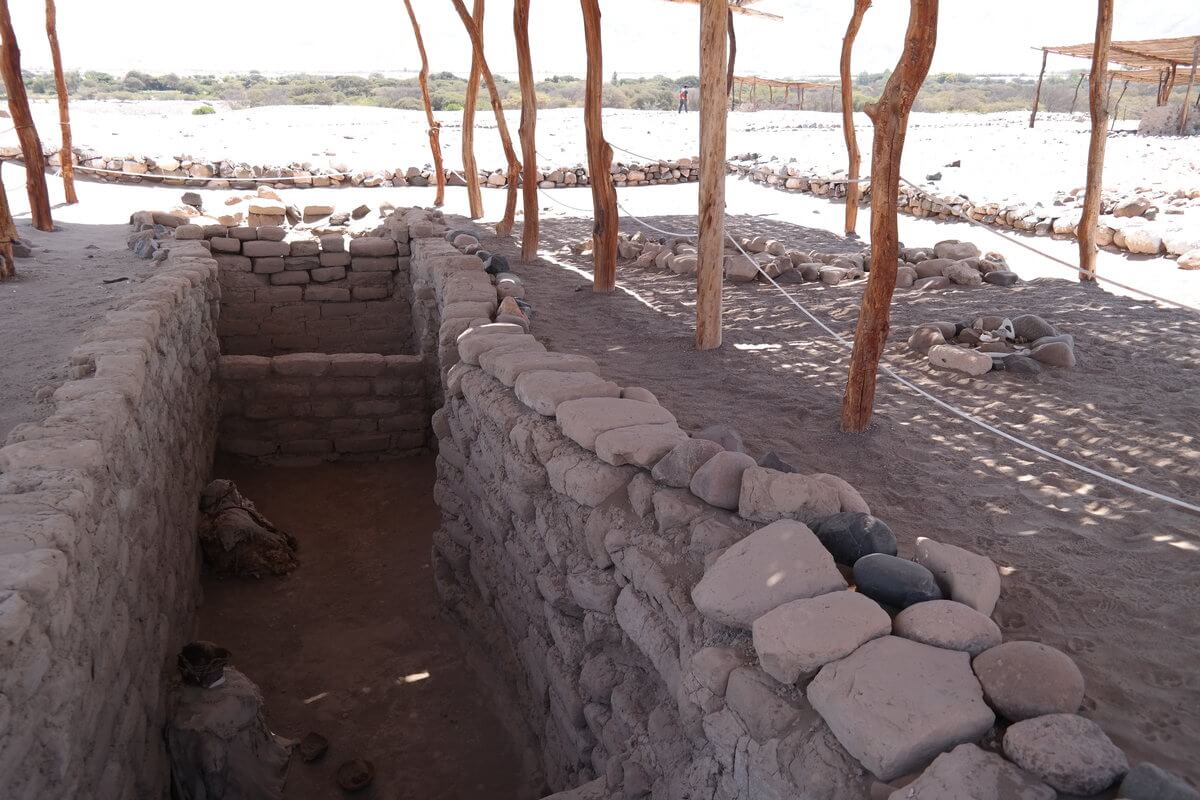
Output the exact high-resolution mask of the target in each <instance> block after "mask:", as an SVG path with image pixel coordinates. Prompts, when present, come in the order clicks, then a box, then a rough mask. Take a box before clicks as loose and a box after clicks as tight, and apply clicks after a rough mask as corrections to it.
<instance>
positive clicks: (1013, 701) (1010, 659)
mask: <svg viewBox="0 0 1200 800" xmlns="http://www.w3.org/2000/svg"><path fill="white" fill-rule="evenodd" d="M972 668H973V669H974V670H975V675H976V676H978V678H979V682H980V684H981V685H982V686H983V693H984V695H985V696H986V697H987V700H988V702H989V703H991V705H992V708H994V709H996V710H997V711H999V712H1000V714H1001V715H1003V716H1004V717H1005V718H1006V719H1010V720H1012V721H1013V722H1019V721H1021V720H1024V719H1031V718H1033V717H1040V716H1043V715H1045V714H1074V713H1075V712H1076V711H1078V710H1079V707H1080V706H1081V705H1083V689H1084V684H1083V673H1082V672H1080V671H1079V667H1077V666H1075V662H1074V661H1072V660H1071V657H1070V656H1068V655H1067V654H1066V653H1064V652H1062V651H1061V650H1055V649H1054V648H1053V647H1050V646H1049V645H1044V644H1041V643H1040V642H1005V643H1004V644H1001V645H997V646H996V647H993V648H991V649H990V650H987V651H985V652H984V653H982V654H980V655H979V656H978V657H977V658H976V659H975V661H974V662H973V664H972Z"/></svg>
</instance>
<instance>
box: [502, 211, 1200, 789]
mask: <svg viewBox="0 0 1200 800" xmlns="http://www.w3.org/2000/svg"><path fill="white" fill-rule="evenodd" d="M652 222H653V223H654V224H656V225H659V226H661V227H665V228H668V229H673V228H675V227H682V226H683V225H686V223H687V220H679V219H672V218H669V217H656V218H654V219H653V220H652ZM588 224H589V223H587V222H584V221H566V220H563V221H549V222H546V223H544V228H543V230H544V232H545V235H546V236H547V239H548V241H560V242H570V241H574V240H576V239H577V238H579V237H581V236H583V235H585V234H586V232H587V227H588ZM623 227H624V228H626V229H627V230H629V232H633V231H635V230H636V227H635V226H634V225H632V224H628V223H627V224H626V225H625V226H623ZM736 227H739V228H741V230H742V231H746V232H748V231H749V230H751V229H753V230H755V231H765V232H767V233H769V234H771V235H774V236H776V237H777V238H781V239H783V240H785V241H788V242H789V243H791V244H794V245H797V246H804V245H807V246H814V247H823V248H830V249H832V248H834V247H837V246H838V244H837V237H834V236H832V235H831V234H828V233H826V232H823V231H806V230H805V229H802V228H798V227H796V226H792V225H788V224H781V223H775V224H767V223H765V222H764V221H763V220H762V219H755V218H738V219H737V220H736ZM843 246H846V245H843ZM485 247H488V249H495V248H496V247H499V248H501V250H502V251H505V252H507V253H508V254H509V255H510V256H513V257H514V258H515V254H516V248H515V247H514V246H513V245H512V244H510V243H508V242H505V243H503V244H499V243H496V242H490V243H487V244H485ZM588 268H589V264H588V263H587V261H586V259H579V258H575V257H570V256H561V255H560V256H557V257H556V258H555V259H553V260H544V261H542V262H540V263H539V264H537V265H533V266H526V267H518V268H517V269H516V271H517V272H518V274H520V275H521V276H522V277H524V278H525V281H526V284H527V286H528V288H529V297H530V299H531V300H532V302H533V304H534V309H535V313H536V316H535V318H534V325H535V330H536V332H537V334H538V335H539V337H542V338H543V340H544V341H545V343H546V345H547V346H548V347H550V348H552V349H558V350H567V351H573V352H580V353H586V354H588V355H590V356H592V357H593V358H595V359H596V360H597V361H598V362H599V363H600V364H601V366H602V367H603V371H604V373H605V374H606V375H607V376H608V377H612V378H614V379H615V380H617V381H619V382H622V383H623V385H640V386H645V387H646V388H648V389H650V390H651V391H653V392H654V393H655V394H657V395H658V397H659V399H660V400H661V401H662V403H663V405H665V406H666V407H667V408H669V409H671V410H672V411H673V412H674V413H675V414H676V415H677V417H678V418H679V421H680V423H681V424H682V425H683V426H684V427H685V428H687V429H690V430H698V429H700V428H701V427H703V426H706V425H709V424H714V423H725V424H729V425H732V426H734V427H735V428H737V429H738V430H739V431H740V432H741V433H742V435H743V436H744V437H745V439H746V442H747V444H748V446H749V448H750V449H751V451H752V453H753V454H755V455H762V454H763V453H765V452H766V451H768V450H776V451H777V452H779V453H780V454H781V455H782V457H783V458H785V459H786V460H789V461H790V462H792V463H793V464H794V465H796V466H797V467H798V468H800V469H801V470H802V471H812V472H832V473H834V474H837V475H841V476H842V477H844V478H846V479H847V480H849V481H850V482H851V483H853V484H854V485H855V486H856V487H858V488H859V489H860V490H861V491H862V493H863V495H864V496H865V498H866V499H867V501H868V502H869V503H870V505H871V507H872V509H873V511H874V513H876V514H877V515H878V516H880V517H881V518H883V519H884V520H886V521H887V522H888V524H889V525H891V526H892V528H893V529H894V530H895V531H896V533H897V535H898V537H899V538H900V540H901V555H906V556H907V555H911V553H912V550H913V545H914V540H915V538H916V537H917V536H929V537H932V538H934V539H936V540H940V541H947V542H950V543H953V544H958V545H961V546H964V547H968V548H970V549H973V550H976V551H978V552H982V553H986V554H987V555H989V556H991V557H992V558H993V559H995V560H996V562H997V563H998V564H999V565H1000V566H1001V568H1002V572H1003V573H1004V579H1003V582H1004V590H1003V594H1002V596H1001V600H1000V604H999V606H998V608H997V611H996V615H995V616H996V619H997V621H998V623H999V624H1000V625H1001V627H1002V628H1003V630H1004V633H1005V637H1006V639H1008V640H1016V639H1033V640H1037V641H1042V642H1046V643H1048V644H1051V645H1054V646H1056V647H1059V648H1062V649H1063V650H1065V651H1066V652H1068V653H1070V654H1071V655H1072V656H1073V657H1074V658H1075V659H1076V660H1077V661H1078V663H1079V664H1080V666H1081V668H1082V669H1083V671H1084V674H1085V676H1086V678H1087V686H1088V689H1087V698H1086V700H1085V705H1084V709H1085V713H1086V714H1087V715H1088V716H1090V717H1092V718H1094V719H1096V720H1098V721H1099V722H1100V723H1101V724H1102V725H1103V726H1104V729H1105V730H1106V731H1107V732H1108V733H1109V734H1110V735H1111V736H1112V737H1113V738H1114V740H1115V741H1117V743H1118V744H1119V745H1120V746H1121V747H1122V748H1124V749H1125V750H1126V752H1127V753H1128V754H1129V756H1130V758H1131V760H1133V761H1134V762H1137V761H1141V760H1151V761H1154V762H1155V763H1158V764H1160V765H1162V766H1164V767H1167V768H1170V769H1174V770H1179V771H1181V772H1183V773H1185V774H1188V775H1190V777H1191V778H1192V780H1200V765H1198V764H1197V762H1196V760H1195V753H1196V750H1195V746H1196V742H1197V741H1200V682H1198V681H1197V673H1196V666H1195V665H1196V663H1197V662H1198V660H1200V614H1197V610H1198V604H1200V586H1198V584H1197V582H1196V580H1195V570H1196V568H1197V566H1198V565H1200V536H1198V535H1197V524H1196V522H1197V520H1196V517H1195V516H1193V515H1191V514H1189V513H1187V512H1184V511H1177V510H1175V509H1173V508H1172V507H1170V506H1167V505H1165V504H1163V503H1161V502H1158V501H1155V500H1151V499H1149V498H1146V497H1143V496H1140V495H1136V494H1132V493H1130V492H1129V491H1126V490H1122V489H1119V488H1116V487H1113V486H1111V485H1108V484H1100V483H1097V482H1096V481H1094V480H1091V479H1089V478H1088V476H1086V475H1084V474H1082V473H1079V472H1076V471H1074V470H1072V469H1069V468H1067V467H1064V466H1062V465H1060V464H1057V463H1054V462H1051V461H1049V460H1047V459H1045V458H1043V457H1040V456H1037V455H1034V454H1032V453H1030V452H1029V451H1025V450H1021V449H1018V448H1016V447H1015V446H1013V445H1010V444H1008V443H1006V442H1004V441H1003V440H1000V439H998V438H997V437H994V436H993V435H991V434H988V433H985V432H983V431H981V430H979V429H977V428H975V427H973V426H971V425H969V424H967V423H965V422H962V421H960V420H958V419H957V418H954V417H952V416H950V415H949V414H948V413H947V412H945V411H943V410H940V409H939V408H938V407H936V406H934V405H932V404H931V403H929V402H928V401H926V400H924V399H921V398H919V397H915V396H913V395H910V394H908V393H907V392H906V391H905V390H902V389H901V388H900V387H898V386H896V385H894V384H891V383H888V382H882V383H881V384H880V387H879V394H878V398H877V415H876V421H875V424H874V427H873V428H872V429H871V430H870V431H869V432H868V433H866V434H864V435H861V436H851V435H845V434H842V433H840V432H839V430H838V420H839V416H840V404H841V396H842V391H843V389H844V382H845V370H846V365H847V362H848V353H846V352H845V351H843V350H841V349H839V347H838V346H836V345H835V344H834V343H833V341H832V340H831V339H829V338H828V337H826V336H824V335H823V334H822V333H821V331H819V330H818V329H817V328H816V326H815V325H814V324H812V323H811V322H809V321H808V320H807V319H806V318H804V317H803V316H802V315H801V314H800V313H799V312H798V311H796V310H795V309H794V308H793V307H792V306H791V305H790V304H789V303H788V302H787V301H786V300H785V299H784V298H782V297H781V296H780V295H779V294H778V293H776V291H775V290H774V289H773V288H771V287H770V286H767V285H762V284H745V285H741V286H736V287H727V288H726V293H725V297H726V304H725V308H726V314H725V329H724V330H725V341H724V345H723V347H722V348H720V349H719V350H716V351H712V352H709V353H698V352H696V351H695V350H694V349H693V336H694V313H695V309H694V299H693V298H694V291H693V286H692V282H691V281H689V280H687V279H683V278H679V277H677V276H674V275H671V274H670V273H652V272H643V271H640V270H636V269H623V270H621V271H620V280H621V285H622V287H623V288H624V290H625V291H618V292H616V293H614V294H612V295H610V296H603V295H595V294H593V293H592V292H591V291H590V285H589V280H590V279H589V277H588V276H587V274H586V270H587V269H588ZM580 270H583V271H584V273H583V274H580ZM789 288H791V287H789ZM794 288H795V290H796V295H797V296H798V297H799V299H800V300H801V302H802V303H804V304H805V305H806V306H807V307H809V308H810V309H812V310H813V311H814V312H815V313H817V314H818V315H819V316H820V317H821V318H822V319H823V320H825V321H827V323H828V324H830V325H831V327H833V328H834V329H835V330H837V331H839V332H841V333H843V334H846V335H852V332H853V326H854V323H855V320H856V317H857V311H858V303H859V300H860V298H861V291H862V282H857V283H856V284H855V285H851V286H839V287H832V288H830V287H823V286H820V285H819V284H815V285H814V284H809V285H804V286H799V287H794ZM1020 312H1033V313H1038V314H1041V315H1043V316H1045V317H1046V318H1048V319H1050V320H1052V321H1053V322H1054V323H1055V324H1057V325H1058V326H1060V328H1061V329H1062V330H1063V331H1065V332H1069V333H1071V334H1073V335H1074V336H1075V340H1076V347H1077V351H1078V353H1079V357H1080V364H1079V365H1078V366H1077V368H1075V369H1073V370H1047V371H1046V372H1045V373H1043V374H1042V375H1041V376H1039V377H1036V378H1031V379H1022V378H1017V377H1015V376H1012V375H1008V374H1005V373H991V374H989V375H988V376H986V377H984V378H982V379H971V378H966V377H961V376H957V375H956V374H954V373H950V372H944V371H938V370H934V369H932V368H931V367H930V366H929V365H928V362H927V360H926V359H924V358H921V357H917V356H915V355H913V354H911V353H908V352H906V347H905V346H904V344H903V342H904V340H905V339H906V338H907V335H908V333H909V332H911V330H912V329H913V327H915V326H916V325H917V324H920V323H921V322H924V321H931V320H957V319H961V318H963V317H968V318H970V317H974V316H976V315H980V314H986V313H1003V314H1005V315H1011V314H1016V313H1020ZM893 331H894V336H893V341H892V343H891V344H890V346H889V348H888V357H889V359H891V361H892V363H893V364H895V365H896V366H897V367H898V368H899V369H900V371H901V372H902V373H903V374H904V375H906V376H907V377H909V378H910V379H914V380H915V381H916V382H917V383H918V384H919V385H921V386H922V387H924V388H926V389H927V390H929V391H932V392H934V393H935V394H936V395H938V396H939V397H941V398H943V399H945V400H948V401H951V402H953V403H954V404H956V405H958V406H960V407H961V408H963V409H965V410H967V411H970V412H971V413H973V414H976V415H977V416H979V417H981V418H983V419H985V420H987V421H988V422H991V423H992V424H995V425H998V426H1001V427H1003V428H1004V429H1005V430H1008V431H1010V432H1012V433H1014V434H1016V435H1017V436H1020V437H1024V438H1025V439H1027V440H1029V441H1031V442H1033V443H1035V444H1038V445H1040V446H1042V447H1045V448H1048V449H1051V450H1053V451H1056V452H1059V453H1061V454H1063V455H1065V456H1067V457H1069V458H1072V459H1075V460H1077V461H1080V462H1083V463H1085V464H1088V465H1090V466H1092V467H1094V468H1098V469H1101V470H1104V471H1106V472H1108V473H1110V474H1113V475H1116V476H1119V477H1121V478H1124V479H1126V480H1128V481H1132V482H1135V483H1138V484H1142V485H1145V486H1147V487H1151V488H1154V489H1157V490H1159V491H1162V492H1166V493H1168V494H1172V495H1175V496H1178V497H1182V498H1187V499H1190V500H1191V501H1193V502H1195V501H1196V499H1197V498H1200V425H1198V423H1197V420H1198V419H1200V398H1198V397H1197V395H1196V393H1195V387H1196V385H1197V374H1196V370H1197V369H1198V367H1197V359H1198V357H1200V320H1197V319H1196V317H1195V316H1194V315H1193V314H1191V313H1190V312H1184V311H1178V310H1174V311H1171V310H1159V309H1154V308H1150V307H1147V306H1145V305H1142V304H1140V303H1137V302H1134V301H1130V300H1127V299H1123V298H1119V297H1114V296H1112V295H1109V294H1106V293H1104V292H1103V291H1101V290H1099V289H1096V288H1090V289H1081V288H1080V287H1079V286H1077V285H1075V284H1072V283H1068V282H1065V281H1058V280H1049V279H1039V280H1035V281H1033V282H1030V283H1026V284H1023V285H1021V286H1020V287H1019V288H1016V289H1012V290H1003V289H996V288H992V287H986V288H979V289H973V290H957V291H947V292H944V293H931V294H922V295H920V296H912V295H908V296H905V297H904V298H903V300H902V301H901V302H898V303H897V304H896V305H895V306H894V307H893Z"/></svg>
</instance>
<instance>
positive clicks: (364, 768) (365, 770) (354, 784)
mask: <svg viewBox="0 0 1200 800" xmlns="http://www.w3.org/2000/svg"><path fill="white" fill-rule="evenodd" d="M374 780H375V765H374V764H372V763H371V762H370V761H367V760H366V759H362V758H356V759H353V760H351V761H346V762H343V763H342V765H341V766H340V767H338V771H337V783H338V786H340V787H342V790H343V791H347V792H361V791H362V790H363V789H365V788H367V787H368V786H370V785H371V782H372V781H374Z"/></svg>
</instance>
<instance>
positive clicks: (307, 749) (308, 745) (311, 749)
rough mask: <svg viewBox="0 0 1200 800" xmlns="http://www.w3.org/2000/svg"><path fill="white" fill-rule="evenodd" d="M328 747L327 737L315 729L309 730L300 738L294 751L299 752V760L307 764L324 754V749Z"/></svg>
mask: <svg viewBox="0 0 1200 800" xmlns="http://www.w3.org/2000/svg"><path fill="white" fill-rule="evenodd" d="M328 749H329V740H328V739H326V738H325V737H324V736H322V735H321V734H319V733H317V732H315V731H309V732H308V733H306V734H305V735H304V738H303V739H301V740H300V744H299V745H297V747H296V752H297V753H299V754H300V760H301V761H303V762H304V763H306V764H308V763H311V762H313V761H316V760H317V759H318V758H320V757H321V756H323V755H325V751H326V750H328Z"/></svg>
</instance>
